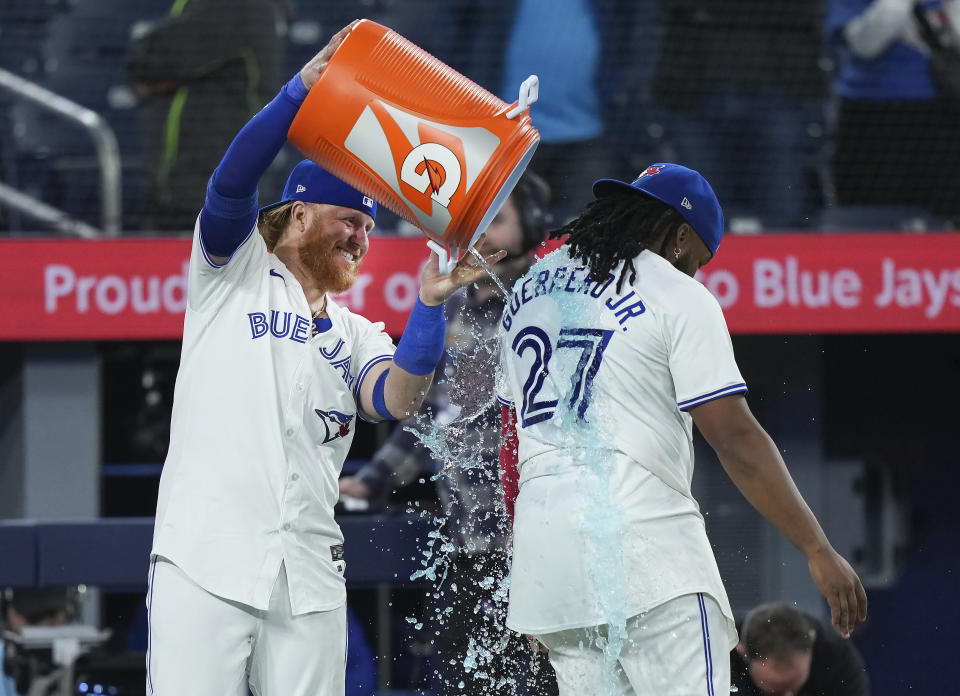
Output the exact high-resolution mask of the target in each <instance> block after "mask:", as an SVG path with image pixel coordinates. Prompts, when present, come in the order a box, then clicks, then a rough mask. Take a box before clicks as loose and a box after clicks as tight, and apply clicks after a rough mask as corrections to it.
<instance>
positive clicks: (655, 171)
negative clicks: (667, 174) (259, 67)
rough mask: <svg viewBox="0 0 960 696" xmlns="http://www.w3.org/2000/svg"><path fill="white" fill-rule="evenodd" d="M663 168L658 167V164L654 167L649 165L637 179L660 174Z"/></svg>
mask: <svg viewBox="0 0 960 696" xmlns="http://www.w3.org/2000/svg"><path fill="white" fill-rule="evenodd" d="M661 169H663V167H658V166H656V165H654V166H652V167H647V168H646V169H644V170H643V171H642V172H641V173H640V176H638V177H637V179H642V178H643V177H645V176H653V175H654V174H659V173H660V170H661Z"/></svg>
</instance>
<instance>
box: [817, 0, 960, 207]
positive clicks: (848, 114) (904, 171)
mask: <svg viewBox="0 0 960 696" xmlns="http://www.w3.org/2000/svg"><path fill="white" fill-rule="evenodd" d="M915 7H917V8H919V9H920V10H921V11H933V12H942V16H943V17H944V18H945V19H946V20H947V21H948V22H951V21H952V27H953V30H954V31H955V29H956V27H958V26H960V1H958V0H943V1H942V2H941V1H940V0H831V2H830V9H829V13H828V15H827V22H826V29H827V34H828V36H829V38H830V40H831V43H832V45H833V47H834V48H835V49H836V51H837V55H838V63H839V67H838V70H837V73H836V78H835V80H834V85H833V88H834V92H835V94H836V97H837V117H836V118H837V120H836V126H835V133H834V141H835V151H834V153H833V158H832V162H831V172H832V184H833V186H834V187H835V191H836V202H837V203H838V204H840V205H844V206H849V205H869V206H874V205H884V206H887V205H899V206H917V207H921V208H923V209H926V210H927V211H930V212H931V213H933V214H936V215H939V216H942V217H951V218H960V214H958V213H960V166H958V165H957V162H958V161H960V129H958V128H957V123H958V119H960V112H958V111H952V110H951V107H950V105H949V103H948V101H947V100H946V99H944V98H942V97H941V96H940V95H938V94H937V90H936V88H935V87H934V83H933V80H932V77H931V72H930V58H929V49H928V47H927V45H926V44H925V43H924V41H923V40H922V38H921V36H920V33H919V32H918V26H917V20H916V18H915V16H914V8H915Z"/></svg>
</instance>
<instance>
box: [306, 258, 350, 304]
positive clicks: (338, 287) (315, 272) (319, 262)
mask: <svg viewBox="0 0 960 696" xmlns="http://www.w3.org/2000/svg"><path fill="white" fill-rule="evenodd" d="M336 253H337V252H336V251H331V252H329V253H326V254H322V253H317V252H316V251H314V250H313V249H304V248H301V249H300V262H301V263H302V264H303V265H304V267H305V268H306V269H307V270H308V271H309V273H310V275H311V276H312V277H313V279H314V281H315V282H316V283H317V285H318V286H319V287H321V288H324V289H325V290H326V291H327V292H330V293H332V294H334V295H336V294H337V293H341V292H346V291H347V290H349V289H350V288H351V287H353V284H354V283H355V282H356V281H357V274H358V273H359V271H360V264H359V263H356V264H354V265H353V267H352V268H351V269H345V268H343V267H342V266H341V265H339V264H338V263H337V261H336V259H334V258H333V255H334V254H336Z"/></svg>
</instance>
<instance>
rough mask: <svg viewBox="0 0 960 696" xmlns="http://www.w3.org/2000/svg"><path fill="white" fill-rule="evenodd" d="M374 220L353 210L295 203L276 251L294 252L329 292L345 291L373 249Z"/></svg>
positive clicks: (304, 266)
mask: <svg viewBox="0 0 960 696" xmlns="http://www.w3.org/2000/svg"><path fill="white" fill-rule="evenodd" d="M373 225H374V222H373V218H372V217H370V215H368V214H367V213H364V212H361V211H359V210H354V209H353V208H345V207H343V206H339V205H329V204H326V203H299V202H298V203H296V204H294V208H293V210H292V212H291V220H290V225H289V226H288V228H287V230H286V232H285V233H284V234H283V236H282V238H281V239H280V241H279V242H278V243H277V249H276V252H277V253H278V255H280V257H281V258H283V254H284V253H289V252H291V251H292V252H293V253H294V254H295V258H296V259H297V260H299V265H300V267H301V270H302V271H303V272H304V273H306V274H307V276H308V277H309V278H310V279H311V280H312V281H313V283H314V285H316V287H318V288H322V289H323V290H325V291H327V292H332V293H339V292H345V291H347V290H349V289H350V287H351V286H352V285H353V284H354V282H356V280H357V274H358V273H359V271H360V264H361V262H362V261H363V257H364V256H365V255H366V253H367V250H368V249H369V247H370V242H369V239H368V235H369V233H370V231H371V230H372V229H373Z"/></svg>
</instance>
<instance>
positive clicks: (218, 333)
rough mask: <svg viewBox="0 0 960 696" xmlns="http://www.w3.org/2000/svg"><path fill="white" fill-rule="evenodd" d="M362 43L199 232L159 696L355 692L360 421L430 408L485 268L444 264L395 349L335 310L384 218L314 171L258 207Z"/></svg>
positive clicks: (151, 682) (169, 528) (154, 608)
mask: <svg viewBox="0 0 960 696" xmlns="http://www.w3.org/2000/svg"><path fill="white" fill-rule="evenodd" d="M351 26H352V25H351ZM349 29H350V27H347V28H345V29H344V30H342V31H341V32H339V33H338V34H336V35H335V36H334V37H333V39H331V41H330V43H329V44H328V45H327V46H325V47H324V48H323V49H322V50H321V51H320V52H319V53H318V54H317V55H316V56H315V57H314V58H313V59H312V60H311V61H310V62H309V63H307V65H306V66H304V68H303V69H302V70H301V71H300V72H299V73H298V74H297V75H295V76H294V77H293V79H291V80H290V82H288V83H287V84H286V85H285V86H284V87H283V89H282V90H281V91H280V93H279V94H278V95H277V97H276V98H274V100H273V101H271V102H270V103H269V104H268V105H267V106H266V107H264V109H263V110H261V111H260V112H259V113H258V114H257V115H256V116H254V117H253V119H252V120H251V121H250V122H249V123H248V124H247V125H245V126H244V127H243V129H242V130H241V131H240V133H239V134H238V135H237V137H236V138H235V139H234V141H233V143H232V144H231V145H230V147H229V149H228V150H227V153H226V154H225V155H224V158H223V160H222V161H221V163H220V165H219V166H218V167H217V169H216V171H215V172H214V173H213V176H212V177H211V178H210V182H209V184H208V187H207V195H206V201H205V203H204V206H203V210H202V211H201V213H200V215H199V218H198V220H197V223H196V227H195V230H194V237H193V250H192V252H191V256H190V268H189V279H188V291H187V305H188V306H187V310H186V318H185V322H184V335H183V352H182V357H181V363H180V371H179V374H178V376H177V383H176V391H175V401H174V410H173V419H172V425H171V438H170V449H169V453H168V456H167V459H166V462H165V464H164V470H163V475H162V476H161V480H160V491H159V497H158V500H157V515H156V527H155V531H154V542H153V551H152V555H151V565H150V570H149V583H150V584H149V590H148V595H147V606H148V618H149V626H150V632H149V649H148V654H147V690H148V693H150V694H158V695H160V696H175V695H177V694H237V695H238V696H239V695H241V694H246V693H247V687H248V685H249V687H250V688H251V689H252V691H253V692H254V693H255V694H257V696H279V695H281V694H282V695H283V696H318V695H320V696H327V695H333V696H339V695H342V694H343V693H344V662H345V648H346V644H345V643H346V618H345V617H346V604H345V602H346V593H345V589H344V578H343V574H344V569H345V564H344V555H343V536H342V534H341V532H340V529H339V527H338V526H337V524H336V522H335V521H334V517H333V508H334V504H335V503H336V501H337V497H338V491H337V478H338V476H339V473H340V470H341V467H342V465H343V461H344V458H345V457H346V454H347V451H348V449H349V448H350V442H351V440H352V438H353V434H354V430H355V424H356V419H357V418H365V419H368V420H371V421H378V420H383V419H394V418H403V417H406V416H409V415H410V414H411V413H412V412H413V411H415V410H416V409H417V408H418V407H419V404H420V402H421V400H422V398H423V395H424V392H426V390H427V389H428V387H429V385H430V383H431V379H432V376H433V370H434V367H435V365H436V363H437V361H438V360H439V358H440V356H441V354H442V351H443V340H444V317H443V306H442V305H443V302H444V300H445V299H446V298H447V297H449V296H450V295H451V294H452V293H453V292H454V291H455V290H456V289H457V288H459V287H461V286H463V285H466V284H469V283H471V282H473V281H474V280H476V279H477V278H478V277H479V276H480V274H481V273H482V272H483V271H482V270H481V269H480V268H479V267H477V266H475V265H474V264H473V263H472V262H470V261H466V260H465V261H463V262H462V263H461V264H459V265H458V266H457V267H456V268H455V269H454V271H453V272H452V273H451V274H450V275H449V276H444V275H441V274H440V272H439V270H438V260H437V258H436V256H435V255H433V256H431V259H430V261H429V262H428V263H427V264H426V265H425V268H424V271H423V273H422V275H421V287H420V294H419V299H418V301H417V303H416V306H415V307H414V309H413V311H412V312H411V314H410V318H409V320H408V323H407V328H406V330H405V331H404V333H403V335H402V337H401V338H400V341H399V342H398V345H397V347H396V350H394V346H393V344H392V343H391V341H390V339H389V337H388V336H387V335H386V334H384V333H383V324H374V323H371V322H370V321H368V320H366V319H364V318H363V317H360V316H358V315H356V314H352V313H351V312H350V311H348V310H347V309H346V308H344V307H341V306H339V305H338V304H337V303H336V302H334V300H332V299H331V298H330V296H329V295H330V294H331V293H338V292H342V291H345V290H347V289H348V288H349V287H350V286H351V285H352V283H353V282H354V280H355V279H356V277H357V272H358V269H359V267H360V263H361V261H362V259H363V256H364V254H365V253H366V251H367V248H368V239H367V236H368V234H369V233H370V230H371V229H372V228H373V226H374V219H375V217H376V212H377V206H376V203H374V202H373V201H372V200H371V199H370V198H368V197H366V196H364V195H363V193H361V192H360V191H357V190H355V189H353V188H352V187H350V186H348V185H347V184H346V183H344V182H343V181H340V180H339V179H337V178H336V177H334V176H332V175H331V174H329V173H328V172H326V171H324V170H323V169H321V168H320V167H318V166H316V165H315V164H313V163H312V162H309V161H305V162H301V163H300V164H298V165H297V166H296V167H295V168H294V169H293V171H292V172H291V174H290V176H289V178H288V180H287V183H286V186H285V189H284V192H283V197H282V199H281V201H279V202H277V203H274V204H273V205H270V206H267V207H265V208H262V209H260V210H259V211H258V209H257V194H256V191H257V182H258V180H259V179H260V177H261V176H262V174H263V173H264V171H265V170H266V168H267V166H268V165H269V164H270V162H271V161H272V160H273V159H274V157H275V156H276V154H277V152H278V151H279V150H280V148H281V146H282V145H283V143H284V141H285V137H286V133H287V130H288V129H289V127H290V124H291V122H292V120H293V118H294V115H295V114H296V112H297V109H298V108H299V105H300V104H301V103H302V101H303V99H304V98H305V97H306V95H307V92H308V90H309V89H310V87H311V86H312V85H313V84H314V83H315V82H316V80H317V78H318V76H319V75H320V73H321V71H322V70H323V69H324V67H325V65H326V64H327V61H328V60H329V58H330V56H331V55H332V54H333V52H334V50H335V49H336V47H337V46H338V45H339V44H340V42H341V41H342V40H343V38H344V36H345V35H346V33H347V32H348V31H349ZM502 256H503V254H502V253H497V254H491V255H489V256H488V257H487V260H488V262H494V263H495V262H496V261H499V260H500V259H501V258H502Z"/></svg>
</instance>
